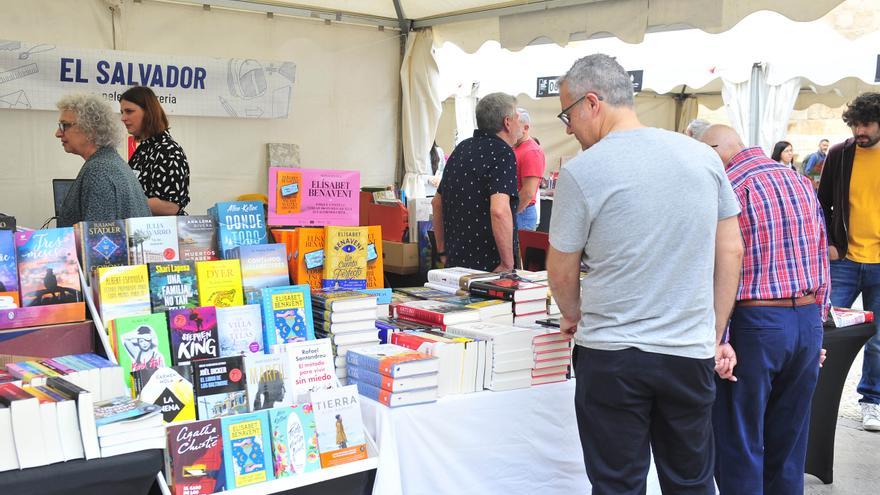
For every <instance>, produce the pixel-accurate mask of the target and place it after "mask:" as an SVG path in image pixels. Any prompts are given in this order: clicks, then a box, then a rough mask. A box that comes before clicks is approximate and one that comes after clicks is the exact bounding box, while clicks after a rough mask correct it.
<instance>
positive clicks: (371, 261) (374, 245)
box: [367, 225, 388, 304]
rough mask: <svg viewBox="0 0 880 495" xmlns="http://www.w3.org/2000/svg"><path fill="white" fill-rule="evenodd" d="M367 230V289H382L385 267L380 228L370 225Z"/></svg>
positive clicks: (379, 226)
mask: <svg viewBox="0 0 880 495" xmlns="http://www.w3.org/2000/svg"><path fill="white" fill-rule="evenodd" d="M367 229H368V231H367V289H382V288H384V287H385V265H384V262H383V261H382V226H381V225H371V226H369V227H367ZM382 304H388V303H382Z"/></svg>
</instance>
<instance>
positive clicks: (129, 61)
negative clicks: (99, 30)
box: [0, 40, 296, 119]
mask: <svg viewBox="0 0 880 495" xmlns="http://www.w3.org/2000/svg"><path fill="white" fill-rule="evenodd" d="M295 80H296V64H294V63H293V62H266V61H260V60H253V59H238V58H209V57H179V56H170V55H155V54H146V53H135V52H122V51H116V50H82V49H69V48H63V47H58V46H55V45H49V44H36V45H35V44H28V43H24V42H20V41H9V40H0V108H15V109H33V110H56V109H57V107H56V106H55V103H56V102H57V101H58V100H59V99H60V98H61V96H63V95H65V94H68V93H95V94H100V95H101V96H103V97H104V98H106V99H107V100H108V101H114V102H115V101H119V97H120V95H122V93H124V92H125V90H127V89H128V88H130V87H132V86H149V87H150V88H152V90H153V91H154V92H155V93H156V96H158V97H159V101H160V102H161V103H162V107H163V108H164V109H165V111H166V112H167V113H169V114H173V115H195V116H202V117H238V118H257V119H259V118H262V119H281V118H286V117H287V116H288V115H289V114H290V104H291V97H292V96H293V84H294V82H295Z"/></svg>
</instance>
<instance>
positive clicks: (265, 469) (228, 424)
mask: <svg viewBox="0 0 880 495" xmlns="http://www.w3.org/2000/svg"><path fill="white" fill-rule="evenodd" d="M220 425H221V426H222V428H223V455H224V457H225V461H224V463H225V466H226V480H227V488H228V489H232V488H240V487H243V486H248V485H253V484H255V483H262V482H264V481H269V480H273V479H275V473H274V470H273V468H272V440H271V438H270V436H269V430H270V428H269V414H268V413H267V412H266V411H259V412H255V413H250V414H240V415H237V416H232V417H228V418H222V419H221V420H220Z"/></svg>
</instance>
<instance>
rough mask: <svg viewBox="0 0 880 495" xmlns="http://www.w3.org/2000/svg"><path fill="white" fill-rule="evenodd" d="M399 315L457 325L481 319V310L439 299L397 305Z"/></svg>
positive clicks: (427, 321)
mask: <svg viewBox="0 0 880 495" xmlns="http://www.w3.org/2000/svg"><path fill="white" fill-rule="evenodd" d="M395 311H396V312H397V316H398V317H400V318H406V319H410V320H416V321H419V322H426V323H433V324H437V325H456V324H459V323H470V322H474V321H480V312H479V311H477V310H475V309H470V308H466V307H464V306H460V305H458V304H450V303H444V302H439V301H431V300H425V301H411V302H407V303H403V304H400V305H398V306H396V307H395Z"/></svg>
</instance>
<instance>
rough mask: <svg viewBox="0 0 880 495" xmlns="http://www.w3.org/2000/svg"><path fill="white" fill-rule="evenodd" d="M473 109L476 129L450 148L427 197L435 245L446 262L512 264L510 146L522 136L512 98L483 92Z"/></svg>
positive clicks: (503, 267)
mask: <svg viewBox="0 0 880 495" xmlns="http://www.w3.org/2000/svg"><path fill="white" fill-rule="evenodd" d="M476 113H477V115H476V116H477V130H475V131H474V136H473V137H472V138H469V139H466V140H464V141H462V142H461V143H460V144H459V145H458V146H457V147H456V148H455V150H454V151H453V152H452V156H450V157H449V161H448V162H447V163H446V168H445V169H444V171H443V181H442V182H440V186H439V187H438V188H437V194H436V195H435V196H434V200H433V202H432V206H433V208H434V222H433V228H434V236H435V239H436V244H437V251H438V254H439V255H440V259H441V261H443V262H444V263H445V264H446V266H461V267H466V268H473V269H476V270H484V271H507V270H512V269H513V262H514V261H513V260H514V256H513V253H514V233H515V232H516V230H515V229H514V223H515V221H514V215H513V212H515V211H516V207H517V202H518V192H517V187H516V156H515V155H514V153H513V146H514V144H516V142H517V141H518V140H519V139H520V137H522V125H521V124H520V122H519V116H518V115H517V113H516V99H515V98H514V97H512V96H510V95H507V94H504V93H492V94H489V95H486V96H485V97H483V99H481V100H480V102H479V103H478V104H477V109H476Z"/></svg>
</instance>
